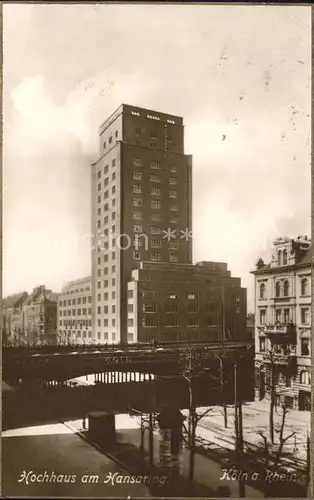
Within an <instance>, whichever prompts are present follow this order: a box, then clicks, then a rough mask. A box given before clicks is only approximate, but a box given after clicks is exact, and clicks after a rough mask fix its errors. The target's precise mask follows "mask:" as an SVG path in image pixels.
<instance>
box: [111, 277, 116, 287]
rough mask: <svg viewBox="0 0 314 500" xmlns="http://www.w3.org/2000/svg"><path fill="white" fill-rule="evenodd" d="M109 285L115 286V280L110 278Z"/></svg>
mask: <svg viewBox="0 0 314 500" xmlns="http://www.w3.org/2000/svg"><path fill="white" fill-rule="evenodd" d="M111 284H112V286H115V284H116V279H115V278H112V280H111Z"/></svg>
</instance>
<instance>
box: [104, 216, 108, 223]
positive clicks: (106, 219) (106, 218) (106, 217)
mask: <svg viewBox="0 0 314 500" xmlns="http://www.w3.org/2000/svg"><path fill="white" fill-rule="evenodd" d="M104 224H108V215H106V216H105V217H104Z"/></svg>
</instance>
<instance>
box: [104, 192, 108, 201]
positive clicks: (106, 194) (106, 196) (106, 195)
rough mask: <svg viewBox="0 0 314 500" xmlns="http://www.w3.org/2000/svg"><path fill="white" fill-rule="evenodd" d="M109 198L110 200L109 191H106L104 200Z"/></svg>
mask: <svg viewBox="0 0 314 500" xmlns="http://www.w3.org/2000/svg"><path fill="white" fill-rule="evenodd" d="M107 198H108V191H105V192H104V199H105V200H107Z"/></svg>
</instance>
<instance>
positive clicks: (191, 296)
mask: <svg viewBox="0 0 314 500" xmlns="http://www.w3.org/2000/svg"><path fill="white" fill-rule="evenodd" d="M186 298H187V299H188V300H194V299H196V293H194V292H189V293H188V294H187V296H186Z"/></svg>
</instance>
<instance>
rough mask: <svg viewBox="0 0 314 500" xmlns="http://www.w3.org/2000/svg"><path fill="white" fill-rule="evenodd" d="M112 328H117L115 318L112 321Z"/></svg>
mask: <svg viewBox="0 0 314 500" xmlns="http://www.w3.org/2000/svg"><path fill="white" fill-rule="evenodd" d="M111 326H116V320H115V319H114V318H113V319H112V320H111Z"/></svg>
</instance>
